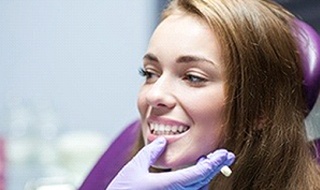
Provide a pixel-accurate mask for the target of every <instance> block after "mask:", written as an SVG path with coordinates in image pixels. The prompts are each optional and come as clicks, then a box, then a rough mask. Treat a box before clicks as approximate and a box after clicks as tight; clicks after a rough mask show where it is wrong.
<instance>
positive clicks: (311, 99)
mask: <svg viewBox="0 0 320 190" xmlns="http://www.w3.org/2000/svg"><path fill="white" fill-rule="evenodd" d="M296 24H297V26H298V28H299V29H301V30H299V29H298V30H297V31H298V32H297V37H298V43H299V45H300V51H301V52H302V56H301V57H302V63H303V71H304V91H305V95H306V103H307V106H308V109H309V111H311V110H312V108H313V106H314V104H315V103H316V100H317V98H318V96H319V91H320V36H319V35H318V34H317V32H316V31H315V30H314V29H313V28H312V27H311V26H309V25H308V24H306V23H304V22H302V21H299V20H296Z"/></svg>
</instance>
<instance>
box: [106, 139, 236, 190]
mask: <svg viewBox="0 0 320 190" xmlns="http://www.w3.org/2000/svg"><path fill="white" fill-rule="evenodd" d="M165 146H166V139H165V138H164V137H159V138H157V139H156V140H154V141H153V142H152V143H150V144H149V145H147V146H145V147H144V148H143V149H141V150H140V151H139V152H138V154H137V155H136V156H135V157H134V158H133V159H132V160H131V161H130V162H128V163H127V165H125V166H124V167H123V168H122V169H121V171H120V172H119V173H118V175H117V176H116V177H115V178H114V179H113V180H112V182H111V183H110V185H109V186H108V187H107V190H119V189H139V190H186V189H190V190H191V189H192V190H195V189H200V188H202V187H204V186H206V185H207V184H208V183H209V182H210V181H211V179H212V178H213V177H214V176H215V175H217V174H218V173H219V171H220V169H221V168H222V167H223V166H225V165H227V166H229V165H231V164H232V163H233V161H234V158H235V156H234V154H233V153H230V152H228V151H227V150H224V149H220V150H217V151H215V152H214V153H210V154H209V155H207V157H206V158H201V159H200V160H199V161H198V162H197V164H196V165H194V166H190V167H188V168H185V169H181V170H177V171H172V172H163V173H150V172H149V170H148V169H149V167H150V166H151V165H152V164H153V163H155V162H156V160H157V158H158V157H159V156H160V155H161V153H162V152H163V150H164V149H165Z"/></svg>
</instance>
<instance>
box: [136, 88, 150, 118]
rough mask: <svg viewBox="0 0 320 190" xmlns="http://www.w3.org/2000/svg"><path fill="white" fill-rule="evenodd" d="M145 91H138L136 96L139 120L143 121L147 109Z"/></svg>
mask: <svg viewBox="0 0 320 190" xmlns="http://www.w3.org/2000/svg"><path fill="white" fill-rule="evenodd" d="M145 94H146V93H145V91H144V90H143V89H141V90H140V92H139V94H138V99H137V106H138V110H139V113H140V116H141V119H144V117H145V115H146V112H147V109H148V104H147V101H146V97H145Z"/></svg>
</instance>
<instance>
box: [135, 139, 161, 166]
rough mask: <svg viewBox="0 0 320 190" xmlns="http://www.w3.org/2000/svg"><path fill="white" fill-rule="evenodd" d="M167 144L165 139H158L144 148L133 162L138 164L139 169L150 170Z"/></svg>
mask: <svg viewBox="0 0 320 190" xmlns="http://www.w3.org/2000/svg"><path fill="white" fill-rule="evenodd" d="M166 143H167V140H166V139H165V138H164V137H158V138H157V139H155V140H154V141H153V142H151V143H150V144H148V145H146V146H145V147H144V148H142V149H141V150H140V151H139V152H138V154H137V155H136V156H134V158H133V159H132V160H133V161H134V162H136V164H138V165H139V167H141V168H143V169H148V168H149V167H150V166H151V165H152V164H153V163H155V161H156V160H157V159H158V157H159V156H160V155H161V153H162V152H163V151H164V149H165V146H166Z"/></svg>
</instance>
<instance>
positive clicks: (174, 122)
mask: <svg viewBox="0 0 320 190" xmlns="http://www.w3.org/2000/svg"><path fill="white" fill-rule="evenodd" d="M147 122H148V124H150V123H157V124H163V125H172V126H180V125H183V126H189V125H188V124H186V123H184V122H181V121H177V120H174V119H169V118H164V117H149V118H148V119H147Z"/></svg>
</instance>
